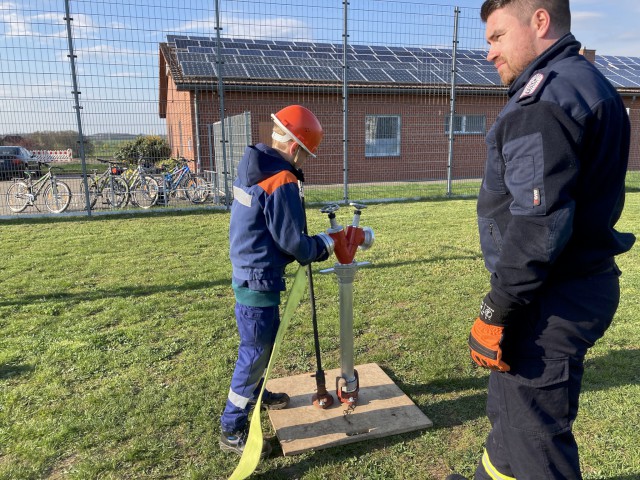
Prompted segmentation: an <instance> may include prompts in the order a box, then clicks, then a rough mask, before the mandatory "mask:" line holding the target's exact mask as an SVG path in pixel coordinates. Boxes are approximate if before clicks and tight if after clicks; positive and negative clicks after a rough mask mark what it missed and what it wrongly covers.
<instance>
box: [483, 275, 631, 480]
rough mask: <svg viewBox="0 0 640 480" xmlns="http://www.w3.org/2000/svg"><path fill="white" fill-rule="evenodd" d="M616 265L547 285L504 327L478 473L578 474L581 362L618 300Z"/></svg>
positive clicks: (522, 479) (538, 478) (539, 477)
mask: <svg viewBox="0 0 640 480" xmlns="http://www.w3.org/2000/svg"><path fill="white" fill-rule="evenodd" d="M619 274H620V272H619V270H618V269H617V267H614V268H612V269H611V270H610V271H607V272H604V273H601V274H598V275H595V276H591V277H587V278H582V279H572V280H569V281H565V282H557V283H555V284H553V285H550V286H549V287H547V288H546V289H545V291H544V292H543V293H542V295H540V298H539V300H537V301H536V302H535V303H534V304H532V305H530V306H529V307H527V309H526V313H525V314H524V315H523V316H522V317H521V318H518V319H517V320H515V321H513V325H509V326H508V327H506V328H505V331H504V337H503V342H502V346H503V359H504V360H505V361H506V362H507V363H508V364H509V365H510V366H511V370H510V371H509V372H505V373H500V372H491V375H490V376H489V391H488V398H487V415H488V417H489V420H490V422H491V431H490V433H489V436H488V438H487V441H486V444H485V453H484V455H483V458H482V460H481V461H480V463H479V465H478V468H477V469H476V473H475V477H474V478H475V479H476V480H489V479H498V478H499V479H505V478H506V479H509V478H516V479H517V480H528V479H531V480H543V479H557V480H561V479H562V480H574V479H581V478H582V475H581V473H580V461H579V456H578V446H577V444H576V441H575V439H574V436H573V433H572V425H573V421H574V420H575V418H576V416H577V413H578V400H579V396H580V390H581V386H582V376H583V370H584V369H583V363H584V357H585V354H586V353H587V351H588V349H589V348H590V347H592V346H593V345H594V343H595V342H596V341H597V340H598V339H599V338H600V337H602V336H603V335H604V333H605V331H606V330H607V328H608V327H609V325H610V324H611V321H612V319H613V316H614V313H615V311H616V310H617V308H618V302H619V299H620V287H619V280H618V277H619Z"/></svg>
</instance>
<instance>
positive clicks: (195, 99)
mask: <svg viewBox="0 0 640 480" xmlns="http://www.w3.org/2000/svg"><path fill="white" fill-rule="evenodd" d="M193 114H194V116H195V117H196V118H195V120H196V121H195V123H196V173H202V160H200V115H199V114H198V89H197V88H196V89H195V91H194V92H193Z"/></svg>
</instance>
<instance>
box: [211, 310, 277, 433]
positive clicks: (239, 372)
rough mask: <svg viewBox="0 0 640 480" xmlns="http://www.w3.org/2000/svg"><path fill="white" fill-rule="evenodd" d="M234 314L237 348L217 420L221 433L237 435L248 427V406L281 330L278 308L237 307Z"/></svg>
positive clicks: (258, 391)
mask: <svg viewBox="0 0 640 480" xmlns="http://www.w3.org/2000/svg"><path fill="white" fill-rule="evenodd" d="M235 313H236V324H237V325H238V333H239V334H240V345H239V347H238V360H237V361H236V366H235V370H234V372H233V377H231V388H230V389H229V396H228V397H227V403H226V405H225V409H224V412H223V413H222V417H221V418H220V426H221V427H222V431H224V432H237V431H238V430H242V429H244V428H245V426H246V425H247V420H248V416H249V410H250V408H251V406H250V405H249V402H250V401H251V400H252V399H255V398H257V396H258V394H259V393H260V389H261V388H262V377H263V375H264V372H265V370H266V368H267V365H268V363H269V358H270V357H271V350H272V349H273V343H274V342H275V339H276V334H277V333H278V327H279V326H280V310H279V306H278V305H276V306H273V307H249V306H247V305H241V304H239V303H236V307H235Z"/></svg>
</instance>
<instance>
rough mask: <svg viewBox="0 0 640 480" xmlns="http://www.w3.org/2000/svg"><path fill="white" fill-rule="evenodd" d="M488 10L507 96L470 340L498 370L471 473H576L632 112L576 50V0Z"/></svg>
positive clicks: (481, 214) (487, 181) (491, 139)
mask: <svg viewBox="0 0 640 480" xmlns="http://www.w3.org/2000/svg"><path fill="white" fill-rule="evenodd" d="M481 17H482V20H483V21H484V22H485V23H486V38H487V41H488V43H489V45H490V48H489V53H488V56H487V59H488V60H489V61H491V62H493V63H494V64H495V66H496V68H497V69H498V73H499V74H500V78H501V79H502V82H503V83H504V84H505V85H508V86H509V101H508V103H507V105H506V106H505V108H504V109H503V111H502V112H501V113H500V115H499V116H498V118H497V119H496V122H495V124H494V125H493V127H492V128H491V130H490V131H489V133H488V135H487V138H486V143H487V147H488V157H487V162H486V167H485V175H484V179H483V183H482V188H481V191H480V194H479V197H478V205H477V211H478V227H479V231H480V243H481V247H482V252H483V255H484V259H485V265H486V267H487V269H488V270H489V272H490V273H491V280H490V283H491V289H490V291H489V293H488V294H487V295H486V297H485V298H484V300H483V302H482V307H481V310H480V315H479V317H478V318H477V319H476V320H475V322H474V324H473V327H472V329H471V334H470V336H469V347H470V350H471V356H472V358H473V360H474V361H475V362H476V363H478V364H479V365H481V366H484V367H488V368H490V369H492V370H493V371H492V372H491V374H490V377H489V392H488V400H487V415H488V417H489V419H490V421H491V426H492V429H491V431H490V433H489V436H488V438H487V441H486V444H485V451H484V455H483V457H482V461H481V462H480V464H479V465H478V467H477V469H476V472H475V479H511V478H517V479H518V480H525V479H536V480H540V479H579V478H581V474H580V465H579V458H578V447H577V444H576V442H575V439H574V436H573V433H572V424H573V421H574V419H575V418H576V415H577V411H578V397H579V394H580V388H581V381H582V374H583V360H584V356H585V354H586V352H587V350H588V349H589V348H590V347H591V346H592V345H593V344H594V343H595V342H596V340H598V339H599V338H600V337H601V336H602V335H603V334H604V332H605V330H606V329H607V328H608V327H609V324H610V322H611V320H612V318H613V315H614V313H615V311H616V309H617V306H618V300H619V296H620V290H619V282H618V276H619V274H620V271H619V270H618V268H617V266H616V264H615V262H614V256H615V255H618V254H620V253H623V252H625V251H627V250H629V249H630V248H631V246H632V245H633V242H634V240H635V239H634V237H633V235H631V234H622V233H619V232H617V231H616V230H615V229H614V225H615V223H616V222H617V220H618V218H619V217H620V214H621V211H622V207H623V203H624V177H625V174H626V169H627V160H628V153H629V120H628V116H627V113H626V110H625V108H624V105H623V103H622V100H621V98H620V97H619V95H618V94H617V93H616V91H615V89H614V88H613V87H612V86H611V84H609V82H608V81H607V80H606V79H605V78H604V77H603V76H602V75H601V74H600V73H599V72H598V70H597V69H596V68H595V67H594V66H593V65H592V64H591V63H590V62H589V61H588V60H586V59H585V58H584V57H583V56H581V55H580V54H579V48H580V44H579V43H578V42H577V41H576V40H575V38H574V37H573V35H572V34H571V33H570V23H571V14H570V11H569V1H568V0H487V1H485V2H484V3H483V5H482V8H481ZM449 478H451V479H454V478H463V477H460V476H458V475H451V476H450V477H449Z"/></svg>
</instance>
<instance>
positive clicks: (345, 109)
mask: <svg viewBox="0 0 640 480" xmlns="http://www.w3.org/2000/svg"><path fill="white" fill-rule="evenodd" d="M342 4H343V5H344V8H343V27H342V123H343V125H342V151H343V163H342V169H343V182H344V203H345V204H347V203H349V82H348V75H347V72H348V69H349V66H348V65H347V57H348V55H347V47H348V45H349V41H348V38H349V34H348V26H347V12H348V9H349V2H348V1H347V0H343V2H342Z"/></svg>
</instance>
